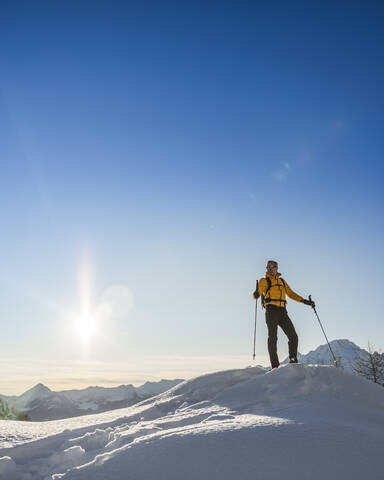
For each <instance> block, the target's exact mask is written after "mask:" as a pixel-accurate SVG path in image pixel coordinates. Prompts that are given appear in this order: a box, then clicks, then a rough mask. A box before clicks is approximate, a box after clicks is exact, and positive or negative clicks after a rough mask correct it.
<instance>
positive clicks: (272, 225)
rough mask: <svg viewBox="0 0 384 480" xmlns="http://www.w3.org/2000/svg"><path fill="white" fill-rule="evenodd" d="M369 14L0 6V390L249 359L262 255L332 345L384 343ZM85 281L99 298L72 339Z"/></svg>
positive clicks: (342, 8)
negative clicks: (93, 317) (90, 319)
mask: <svg viewBox="0 0 384 480" xmlns="http://www.w3.org/2000/svg"><path fill="white" fill-rule="evenodd" d="M383 14H384V8H383V7H382V5H380V3H379V2H365V3H364V6H363V4H361V3H360V2H311V3H310V4H308V3H307V2H290V3H289V5H288V4H287V3H286V2H271V3H269V4H268V5H261V4H257V2H245V1H244V2H242V1H240V2H204V3H202V2H181V3H180V2H179V3H177V2H163V3H162V4H161V5H160V4H159V3H158V2H120V1H116V2H111V3H107V2H66V3H61V2H35V3H34V5H33V6H32V5H31V4H30V2H17V4H16V3H15V2H2V4H1V6H0V45H1V47H0V50H1V55H0V58H1V60H0V73H1V74H0V138H1V141H0V162H1V179H2V186H1V190H0V221H1V226H2V229H1V230H2V238H1V242H0V248H1V257H2V269H1V270H2V274H1V277H0V282H1V291H2V296H1V302H0V322H1V324H2V339H1V352H2V353H1V356H2V367H1V368H2V369H3V371H2V372H1V373H2V375H1V376H2V378H3V379H4V380H3V381H2V382H0V392H2V393H8V392H16V393H17V392H21V391H22V390H23V389H25V388H27V387H28V386H32V385H33V384H34V383H36V382H37V381H44V382H45V383H46V384H47V385H48V386H51V387H52V388H61V387H62V388H64V387H67V386H68V388H69V387H72V386H74V387H75V386H87V385H89V384H90V383H94V382H98V384H113V383H116V384H117V383H128V382H131V381H132V382H136V383H137V382H140V381H145V380H146V379H158V378H161V377H162V376H167V377H168V378H171V377H176V376H179V377H185V376H188V375H193V374H196V373H200V372H204V371H208V370H210V369H218V368H231V366H236V367H237V366H245V365H247V364H250V362H251V353H252V328H253V309H254V303H253V302H252V299H251V297H250V293H251V292H252V290H253V288H254V283H255V278H256V277H261V276H262V275H263V273H264V267H265V262H266V260H267V259H269V258H275V259H277V260H278V261H279V263H280V270H281V272H282V273H283V275H284V278H285V279H286V280H287V281H288V282H289V283H290V285H291V287H292V288H293V289H294V290H295V291H297V292H298V293H299V294H302V295H308V294H312V295H313V296H314V298H315V299H316V300H317V305H318V312H319V314H320V315H321V318H322V321H323V322H324V326H325V328H326V331H327V333H328V336H329V338H330V339H334V338H349V339H350V340H352V341H354V342H355V343H357V344H359V345H360V346H362V347H364V346H366V343H367V341H368V340H371V341H372V343H374V345H375V346H376V347H377V348H383V347H384V340H383V338H384V336H383V334H384V328H383V326H382V325H383V324H382V318H381V308H380V307H381V305H380V303H381V302H380V298H381V288H382V287H381V272H382V270H383V251H382V237H383V230H384V228H383V215H382V206H383V193H382V183H383V182H382V178H383V170H384V167H383V163H382V156H383V143H384V140H383V135H382V125H383V120H384V119H383V116H384V114H383V93H382V88H381V86H382V85H383V84H384V78H383V77H384V64H383V56H382V45H383V40H384V38H383V36H384V34H383V31H384V30H383ZM84 285H86V287H84ZM82 286H83V288H82ZM84 289H85V290H87V291H88V292H89V296H88V297H89V298H88V310H89V313H90V314H93V313H94V312H95V311H96V310H97V311H99V310H100V309H101V310H103V308H104V307H103V305H104V306H105V305H109V307H108V308H109V310H108V309H107V310H108V311H109V313H105V312H106V310H105V309H104V310H103V312H104V313H103V315H102V320H100V321H99V324H98V327H97V331H96V332H95V334H94V335H93V336H92V338H90V339H89V341H88V342H87V345H86V348H85V345H84V342H82V341H81V338H79V335H78V334H76V331H74V329H73V328H72V327H73V325H72V324H73V323H74V322H75V323H76V321H75V320H74V319H76V318H78V316H79V314H80V311H81V309H82V308H83V307H82V306H84V295H85V294H84ZM289 313H290V314H291V317H292V319H293V321H294V323H295V326H296V329H297V331H298V333H299V341H300V343H299V350H300V351H302V352H306V351H308V350H309V349H312V348H315V347H316V346H317V345H319V344H320V343H323V341H324V339H323V338H322V334H321V331H320V329H319V327H318V325H317V323H316V319H315V317H314V316H313V313H312V312H311V311H310V310H309V309H308V308H306V307H305V306H303V305H299V304H294V302H291V303H290V305H289ZM285 343H286V342H285V338H284V337H283V335H280V342H279V349H280V352H281V356H284V355H285V354H286V345H285ZM257 352H258V358H257V360H258V361H259V363H264V364H267V363H268V360H267V357H266V355H267V351H266V328H265V324H264V319H263V314H262V313H261V312H259V320H258V340H257Z"/></svg>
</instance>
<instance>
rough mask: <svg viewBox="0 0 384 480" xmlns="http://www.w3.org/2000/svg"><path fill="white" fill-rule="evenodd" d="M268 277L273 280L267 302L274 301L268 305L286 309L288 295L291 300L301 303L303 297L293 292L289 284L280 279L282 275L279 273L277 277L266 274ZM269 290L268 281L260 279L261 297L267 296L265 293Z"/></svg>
mask: <svg viewBox="0 0 384 480" xmlns="http://www.w3.org/2000/svg"><path fill="white" fill-rule="evenodd" d="M265 276H266V277H269V278H270V280H271V288H270V289H269V291H268V293H267V295H266V300H269V299H271V300H272V301H270V302H268V303H266V305H276V306H277V307H285V306H286V300H285V295H288V297H289V298H292V299H293V300H296V302H301V301H302V300H303V297H300V295H298V294H297V293H295V292H294V291H293V290H291V288H290V286H289V285H288V283H287V282H286V281H285V280H284V283H285V285H284V283H283V282H282V280H281V279H280V277H281V273H278V274H277V275H276V277H274V276H272V275H269V274H268V273H266V274H265ZM267 289H268V281H267V279H266V278H265V277H263V278H260V280H259V295H263V294H264V295H265V292H266V291H267Z"/></svg>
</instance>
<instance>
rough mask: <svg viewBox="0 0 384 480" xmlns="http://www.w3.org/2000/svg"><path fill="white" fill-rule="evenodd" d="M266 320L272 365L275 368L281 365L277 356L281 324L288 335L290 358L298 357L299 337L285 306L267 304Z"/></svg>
mask: <svg viewBox="0 0 384 480" xmlns="http://www.w3.org/2000/svg"><path fill="white" fill-rule="evenodd" d="M265 320H266V322H267V326H268V352H269V358H270V359H271V367H272V368H275V367H278V366H279V365H280V363H279V357H278V356H277V327H278V326H280V327H281V329H282V330H283V332H284V333H285V334H286V335H287V337H288V348H289V358H294V359H296V357H297V344H298V337H297V333H296V330H295V327H294V326H293V323H292V322H291V319H290V318H289V317H288V313H287V310H286V309H285V308H284V307H276V306H275V305H267V307H266V312H265Z"/></svg>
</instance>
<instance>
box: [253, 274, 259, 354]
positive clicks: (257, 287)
mask: <svg viewBox="0 0 384 480" xmlns="http://www.w3.org/2000/svg"><path fill="white" fill-rule="evenodd" d="M258 290H259V281H258V280H256V292H257V291H258ZM256 322H257V298H256V304H255V329H254V332H253V360H255V357H256Z"/></svg>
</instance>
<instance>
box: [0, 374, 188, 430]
mask: <svg viewBox="0 0 384 480" xmlns="http://www.w3.org/2000/svg"><path fill="white" fill-rule="evenodd" d="M180 382H182V380H181V379H176V380H164V379H163V380H160V381H159V382H146V383H144V384H143V385H141V386H140V387H134V386H133V385H120V386H119V387H111V388H105V387H88V388H85V389H83V390H64V391H61V392H54V391H52V390H50V389H49V388H48V387H46V386H45V385H43V384H42V383H38V384H37V385H35V386H34V387H32V388H30V389H29V390H27V391H26V392H24V393H23V394H22V395H19V396H6V395H0V398H1V399H3V400H4V401H5V402H6V403H7V404H8V405H9V406H10V407H12V408H14V409H16V410H17V411H19V412H24V413H27V414H28V416H29V418H30V419H31V420H33V421H45V420H59V419H62V418H69V417H76V416H80V415H86V414H91V413H101V412H105V411H108V410H114V409H117V408H124V407H129V406H130V405H134V404H135V403H138V402H141V401H142V400H145V399H147V398H150V397H152V396H154V395H158V394H159V393H163V392H165V391H166V390H169V389H170V388H172V387H174V386H175V385H177V384H179V383H180Z"/></svg>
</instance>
